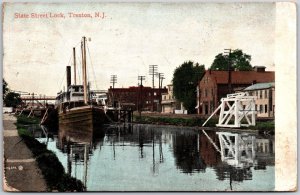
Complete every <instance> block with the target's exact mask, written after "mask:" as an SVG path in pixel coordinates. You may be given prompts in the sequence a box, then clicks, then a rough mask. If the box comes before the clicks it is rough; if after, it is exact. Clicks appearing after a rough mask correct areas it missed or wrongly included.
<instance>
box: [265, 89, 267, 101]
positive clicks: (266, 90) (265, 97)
mask: <svg viewBox="0 0 300 195" xmlns="http://www.w3.org/2000/svg"><path fill="white" fill-rule="evenodd" d="M265 98H266V99H267V98H268V90H267V89H266V90H265Z"/></svg>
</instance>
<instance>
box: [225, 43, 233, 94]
mask: <svg viewBox="0 0 300 195" xmlns="http://www.w3.org/2000/svg"><path fill="white" fill-rule="evenodd" d="M224 50H225V52H224V53H225V54H228V55H227V71H228V93H231V92H232V89H231V61H230V58H229V57H230V55H231V49H224Z"/></svg>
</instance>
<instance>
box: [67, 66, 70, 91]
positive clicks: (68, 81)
mask: <svg viewBox="0 0 300 195" xmlns="http://www.w3.org/2000/svg"><path fill="white" fill-rule="evenodd" d="M70 85H71V66H67V90H68V88H69V87H70Z"/></svg>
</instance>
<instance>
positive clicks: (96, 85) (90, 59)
mask: <svg viewBox="0 0 300 195" xmlns="http://www.w3.org/2000/svg"><path fill="white" fill-rule="evenodd" d="M86 46H87V50H88V53H89V57H90V63H91V66H92V71H93V76H94V81H95V86H96V89H97V90H98V86H97V81H96V74H95V70H94V66H93V63H92V58H91V53H90V49H89V46H88V43H86Z"/></svg>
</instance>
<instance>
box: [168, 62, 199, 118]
mask: <svg viewBox="0 0 300 195" xmlns="http://www.w3.org/2000/svg"><path fill="white" fill-rule="evenodd" d="M204 72H205V67H204V65H199V64H198V63H195V64H194V62H192V61H188V62H184V63H183V64H182V65H180V66H179V67H177V68H176V69H175V71H174V74H173V80H172V82H173V93H174V96H175V98H176V99H177V100H179V101H180V102H182V103H183V106H184V107H185V109H187V110H188V113H194V112H195V106H196V96H197V94H196V88H197V85H198V81H199V79H200V78H201V77H202V75H203V74H204Z"/></svg>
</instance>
